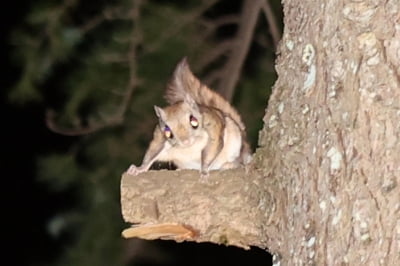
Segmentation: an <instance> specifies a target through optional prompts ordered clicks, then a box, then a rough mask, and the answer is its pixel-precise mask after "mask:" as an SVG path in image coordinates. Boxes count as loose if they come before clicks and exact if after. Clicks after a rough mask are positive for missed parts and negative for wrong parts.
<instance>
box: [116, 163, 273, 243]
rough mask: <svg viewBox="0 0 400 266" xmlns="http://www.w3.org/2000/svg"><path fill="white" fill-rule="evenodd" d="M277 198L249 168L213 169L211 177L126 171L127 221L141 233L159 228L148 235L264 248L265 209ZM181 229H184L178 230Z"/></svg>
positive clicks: (123, 197)
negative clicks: (204, 180) (160, 232)
mask: <svg viewBox="0 0 400 266" xmlns="http://www.w3.org/2000/svg"><path fill="white" fill-rule="evenodd" d="M272 201H273V200H272V197H271V194H270V193H268V192H267V193H266V192H265V189H264V186H263V182H262V180H258V179H257V178H249V175H248V174H247V173H246V171H245V170H244V169H234V170H228V171H213V172H211V174H210V177H209V179H208V181H207V182H201V180H200V176H199V173H198V172H197V171H190V170H180V171H150V172H146V173H143V174H140V175H138V176H131V175H128V174H126V173H125V174H124V175H123V176H122V180H121V205H122V214H123V217H124V219H125V221H126V222H128V223H131V224H135V227H134V229H133V230H137V228H139V230H140V231H142V232H141V234H142V235H143V234H145V235H147V236H148V235H149V232H148V231H149V230H151V229H152V228H156V229H155V230H157V231H150V232H153V233H154V234H151V235H150V237H151V238H146V237H143V238H146V239H154V238H167V239H174V240H177V241H182V240H189V241H196V242H204V241H207V242H213V243H217V244H226V245H234V246H238V247H242V248H246V249H247V248H249V246H258V247H261V248H265V247H266V242H264V240H263V239H265V234H264V229H265V226H266V224H267V223H266V220H267V217H269V215H266V214H270V213H271V209H273V208H274V207H275V203H274V202H272ZM275 209H276V208H275ZM149 228H150V229H149ZM160 228H161V230H164V231H163V233H164V236H165V230H167V232H168V230H171V233H170V235H169V236H166V237H163V236H159V235H157V234H158V233H159V231H158V229H160ZM168 228H171V229H168ZM176 230H177V231H179V232H182V233H179V235H176V234H177V233H176V232H175V231H176ZM127 232H128V233H129V229H128V231H125V233H127ZM185 233H186V234H185ZM135 236H138V235H135ZM154 236H155V237H154ZM179 236H181V237H179ZM182 236H183V237H182ZM139 237H140V236H139Z"/></svg>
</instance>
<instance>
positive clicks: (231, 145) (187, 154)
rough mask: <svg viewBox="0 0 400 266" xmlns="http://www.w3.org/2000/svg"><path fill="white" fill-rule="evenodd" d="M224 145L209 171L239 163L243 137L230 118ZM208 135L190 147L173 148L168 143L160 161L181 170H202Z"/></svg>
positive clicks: (226, 125) (226, 126) (225, 132)
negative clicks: (202, 159) (174, 165)
mask: <svg viewBox="0 0 400 266" xmlns="http://www.w3.org/2000/svg"><path fill="white" fill-rule="evenodd" d="M225 122H226V124H225V129H224V145H223V148H222V150H221V151H220V153H219V154H218V155H217V157H216V158H215V160H214V161H213V163H212V164H211V165H210V167H209V170H217V169H221V168H222V166H223V165H224V164H225V163H232V162H235V161H237V159H238V157H239V156H240V149H241V147H242V135H241V133H240V130H239V128H238V126H237V125H236V123H235V122H233V120H232V119H230V118H229V117H226V119H225ZM207 142H208V135H207V133H204V135H202V136H201V137H199V138H198V140H197V141H196V142H195V144H194V145H192V146H190V147H172V146H170V144H169V143H166V149H164V151H162V152H161V154H160V155H159V157H158V160H161V161H172V162H174V163H175V164H176V166H177V167H178V168H179V169H197V170H200V169H201V151H202V150H203V149H204V147H205V146H206V145H207Z"/></svg>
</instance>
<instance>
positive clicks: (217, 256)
mask: <svg viewBox="0 0 400 266" xmlns="http://www.w3.org/2000/svg"><path fill="white" fill-rule="evenodd" d="M32 5H33V2H32V1H27V0H25V1H24V0H20V1H17V2H10V1H8V2H4V3H3V8H1V14H0V19H1V23H0V25H1V36H2V42H1V47H0V50H1V62H2V64H1V67H2V70H1V105H0V106H1V112H0V113H1V118H2V119H1V120H2V124H3V126H2V130H1V133H2V137H1V140H2V145H1V146H2V147H1V161H0V167H1V174H2V179H3V186H2V190H3V192H2V197H3V200H2V204H3V210H4V212H3V218H2V219H3V231H4V232H5V234H3V237H2V240H3V241H2V242H3V246H5V247H6V250H5V251H3V252H2V254H3V258H2V260H3V262H5V261H8V263H7V264H4V265H55V264H57V265H59V262H58V259H59V257H60V256H61V254H63V253H64V252H65V250H66V249H68V248H69V245H71V243H73V241H74V239H76V236H74V235H73V234H69V233H63V234H61V235H60V236H58V237H54V236H52V235H51V234H49V232H48V224H49V220H50V219H51V217H53V216H54V215H55V214H56V213H58V212H60V211H62V210H70V209H71V208H74V206H75V205H77V204H78V202H77V201H78V199H79V197H78V196H77V189H76V187H74V186H71V187H69V188H67V189H64V190H62V191H56V190H53V189H50V188H49V186H48V185H46V184H45V183H44V182H41V181H38V173H39V171H38V166H37V158H39V157H41V156H45V155H46V154H48V153H49V152H51V153H57V152H58V153H64V152H66V151H67V150H69V149H70V146H71V145H76V143H77V142H79V141H80V140H81V137H66V136H62V135H59V134H56V133H53V132H51V131H50V130H49V129H48V128H47V127H46V125H45V112H46V109H47V107H48V106H53V105H54V102H55V101H59V100H60V99H59V98H57V96H54V95H53V94H52V93H48V94H47V96H46V97H44V98H43V100H42V101H41V102H31V103H26V104H14V103H13V102H10V101H9V100H8V94H9V92H10V90H12V88H13V86H14V84H15V83H16V82H17V81H18V79H19V77H20V75H21V67H20V66H19V65H18V64H17V63H16V62H15V60H14V59H13V58H14V57H13V54H14V53H16V50H15V47H14V45H13V43H12V42H11V41H10V38H11V35H12V33H13V31H14V30H15V29H16V28H19V27H23V21H24V18H25V17H26V15H27V14H28V12H29V10H30V9H31V8H32ZM121 220H122V218H121ZM122 229H123V227H121V230H122ZM4 236H5V237H4ZM153 245H155V246H157V248H156V250H157V252H158V251H161V252H164V253H167V254H169V255H168V257H172V258H173V259H169V260H167V261H168V263H169V264H168V265H204V264H209V265H212V264H215V265H268V264H266V262H267V261H270V260H271V258H270V255H269V254H268V253H267V252H265V251H264V250H260V249H257V248H253V249H252V250H251V251H244V250H241V249H239V248H234V247H223V246H217V245H212V244H194V243H183V244H176V243H174V242H171V241H156V242H155V244H153ZM149 257H150V258H151V254H150V255H146V256H143V258H142V259H140V258H139V259H138V260H137V262H136V263H137V264H135V265H165V264H157V263H156V262H151V260H150V259H149ZM132 265H133V264H132Z"/></svg>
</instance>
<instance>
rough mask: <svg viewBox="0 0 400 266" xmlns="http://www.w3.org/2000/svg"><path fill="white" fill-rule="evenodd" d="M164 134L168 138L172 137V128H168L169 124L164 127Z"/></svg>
mask: <svg viewBox="0 0 400 266" xmlns="http://www.w3.org/2000/svg"><path fill="white" fill-rule="evenodd" d="M164 135H165V137H166V138H168V139H172V138H173V137H174V135H173V134H172V130H171V129H170V128H169V126H165V127H164Z"/></svg>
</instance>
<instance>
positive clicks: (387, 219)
mask: <svg viewBox="0 0 400 266" xmlns="http://www.w3.org/2000/svg"><path fill="white" fill-rule="evenodd" d="M283 4H284V25H285V28H284V35H283V39H282V41H281V44H280V55H279V58H278V60H277V66H276V68H277V71H278V76H279V78H278V80H277V82H276V84H275V86H274V90H273V94H272V96H271V98H270V100H269V105H268V108H267V110H266V115H265V117H264V128H263V129H262V131H261V132H260V140H259V145H260V147H259V148H258V149H257V152H256V155H255V160H254V162H253V164H252V166H251V167H249V169H247V170H246V171H247V172H245V171H244V170H233V171H226V172H213V173H212V174H211V177H210V182H209V183H208V184H202V183H199V182H198V174H197V173H196V172H191V171H176V172H166V171H162V172H158V173H155V172H150V173H147V174H143V175H140V176H137V177H131V176H127V175H124V176H123V179H122V184H121V190H122V196H121V198H122V210H123V215H124V218H125V219H126V221H128V222H130V223H135V224H139V228H140V225H148V224H175V225H182V226H183V227H184V228H186V229H187V230H188V232H191V233H189V234H176V235H174V234H171V235H168V234H163V235H161V236H160V235H157V236H156V237H167V238H174V239H178V240H182V239H186V240H193V241H211V242H215V243H224V244H232V245H238V246H242V247H248V246H251V245H255V246H259V247H262V248H268V249H269V250H270V251H271V252H273V253H274V254H276V255H279V256H276V257H275V258H276V259H277V260H278V259H279V260H280V263H281V265H308V264H311V265H362V264H365V265H398V263H399V261H400V187H399V185H400V78H399V77H400V2H399V1H398V0H365V1H362V0H353V1H350V0H347V1H346V0H342V1H331V0H323V1H322V0H321V1H317V2H316V1H314V0H286V1H283ZM145 237H146V235H145Z"/></svg>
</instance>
